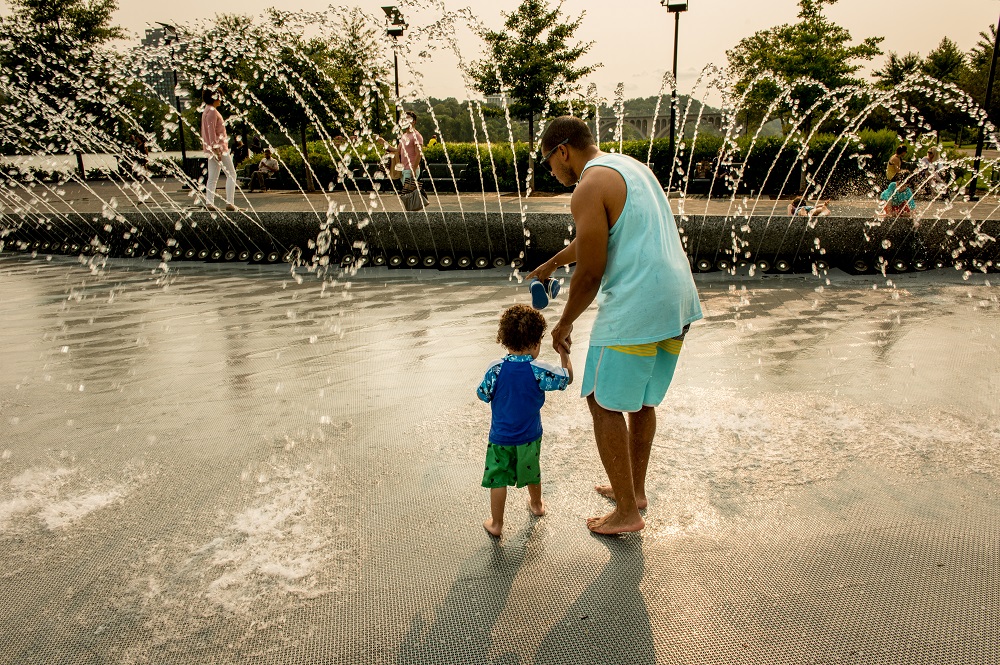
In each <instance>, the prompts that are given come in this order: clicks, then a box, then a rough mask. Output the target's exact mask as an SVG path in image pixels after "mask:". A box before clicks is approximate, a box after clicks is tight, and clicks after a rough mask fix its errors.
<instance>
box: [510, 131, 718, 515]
mask: <svg viewBox="0 0 1000 665" xmlns="http://www.w3.org/2000/svg"><path fill="white" fill-rule="evenodd" d="M541 149H542V154H543V155H544V156H543V157H542V158H541V160H540V162H539V163H540V165H545V166H547V167H548V169H549V171H551V172H552V175H553V176H555V178H556V179H557V180H558V181H559V182H560V183H561V184H563V185H565V186H566V187H573V186H575V189H574V190H573V198H572V199H571V200H570V210H571V212H572V213H573V220H574V221H575V222H576V238H574V239H573V241H572V242H571V243H570V244H569V245H568V246H567V247H566V248H564V249H563V250H562V251H560V252H559V253H558V254H556V255H555V256H554V257H552V258H551V259H549V260H548V261H546V262H545V263H543V264H542V265H541V266H539V267H538V268H536V269H535V270H533V271H532V272H531V273H530V274H529V275H528V279H529V280H530V279H531V278H535V279H538V280H539V281H540V282H543V283H544V282H545V281H546V280H547V279H549V278H550V277H551V276H552V273H553V272H554V271H555V270H556V268H558V267H559V266H563V265H569V264H570V263H576V270H575V271H574V272H573V279H572V280H571V281H570V289H569V298H567V299H566V305H565V306H564V307H563V311H562V315H561V316H560V317H559V321H558V323H556V325H555V327H553V328H552V346H553V348H555V349H556V351H558V352H560V353H564V352H565V353H569V351H570V346H571V344H572V338H571V334H572V332H573V324H574V323H575V322H576V320H577V319H578V318H579V317H580V315H582V314H583V313H584V312H585V311H586V310H587V308H588V307H589V306H590V303H592V302H593V301H594V299H595V298H598V302H599V305H598V308H597V317H596V318H595V319H594V324H593V328H592V329H591V332H590V348H589V350H588V352H587V364H586V367H585V368H584V372H583V381H582V383H581V394H582V396H583V397H586V398H587V404H588V406H589V407H590V413H591V416H592V418H593V420H594V438H595V439H596V440H597V451H598V453H599V454H600V456H601V462H602V464H603V465H604V469H605V471H606V472H607V474H608V480H609V481H610V483H611V484H610V485H599V486H597V487H595V488H594V489H596V490H597V492H598V493H599V494H601V495H603V496H605V497H607V498H609V499H612V500H613V501H615V503H616V505H615V509H614V510H613V511H612V512H610V513H608V514H607V515H603V516H599V517H591V518H590V519H589V520H587V527H588V528H589V529H590V530H591V531H593V532H595V533H601V534H609V535H610V534H616V533H624V532H628V531H639V530H641V529H642V528H644V527H645V525H646V523H645V521H644V520H643V517H642V515H641V514H640V513H639V511H640V510H642V509H644V508H646V506H647V497H646V470H647V468H648V466H649V455H650V452H651V449H652V445H653V436H654V434H655V433H656V410H655V407H656V406H658V405H659V404H660V402H662V401H663V398H664V397H665V396H666V393H667V388H668V387H669V386H670V382H671V380H672V379H673V375H674V369H675V368H676V366H677V358H678V356H679V355H680V352H681V345H682V344H683V341H684V336H685V334H686V333H687V331H688V327H689V326H690V324H691V323H692V322H694V321H697V320H698V319H700V318H702V312H701V304H700V303H699V301H698V290H697V288H696V287H695V284H694V277H693V276H692V275H691V266H690V264H689V263H688V259H687V255H686V254H685V253H684V247H683V245H682V244H681V238H680V234H679V233H678V231H677V224H676V223H675V222H674V217H673V213H672V212H671V210H670V204H669V203H668V202H667V197H666V195H665V194H664V192H663V186H662V185H661V184H660V183H659V181H657V179H656V176H655V175H653V172H652V171H650V169H649V167H647V166H646V165H645V164H643V163H641V162H639V161H637V160H635V159H633V158H631V157H628V156H626V155H621V154H607V153H604V152H601V150H600V148H598V147H597V145H596V143H595V141H594V136H593V134H591V132H590V128H589V127H587V124H586V123H585V122H584V121H582V120H580V119H579V118H574V117H571V116H562V117H559V118H556V119H554V120H552V122H550V123H549V125H548V126H547V127H546V128H545V131H544V132H543V133H542V139H541ZM626 413H627V414H628V419H627V422H626V416H625V414H626Z"/></svg>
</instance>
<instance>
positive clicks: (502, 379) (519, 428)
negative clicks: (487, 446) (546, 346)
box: [476, 354, 569, 446]
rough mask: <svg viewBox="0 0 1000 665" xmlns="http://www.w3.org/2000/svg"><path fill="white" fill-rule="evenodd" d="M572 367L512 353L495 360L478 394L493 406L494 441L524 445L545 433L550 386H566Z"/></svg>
mask: <svg viewBox="0 0 1000 665" xmlns="http://www.w3.org/2000/svg"><path fill="white" fill-rule="evenodd" d="M567 385H569V371H568V370H567V369H566V368H565V367H556V366H554V365H549V364H548V363H543V362H541V361H538V360H535V359H533V358H532V357H531V355H523V356H516V355H514V354H508V355H506V356H504V357H503V358H501V359H500V360H498V361H496V362H495V363H493V364H492V365H491V366H490V368H489V369H488V370H486V376H485V377H484V378H483V382H482V383H481V384H479V389H478V390H476V394H477V395H478V396H479V399H481V400H483V401H484V402H488V403H489V404H490V406H491V408H492V410H493V420H492V422H491V424H490V443H493V444H496V445H498V446H520V445H523V444H525V443H530V442H532V441H534V440H536V439H538V438H540V437H541V436H542V405H543V404H545V391H546V390H566V386H567Z"/></svg>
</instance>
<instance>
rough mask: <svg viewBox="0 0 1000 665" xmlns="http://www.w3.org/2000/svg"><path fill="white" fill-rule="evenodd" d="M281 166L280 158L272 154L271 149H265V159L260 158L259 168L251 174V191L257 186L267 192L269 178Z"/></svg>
mask: <svg viewBox="0 0 1000 665" xmlns="http://www.w3.org/2000/svg"><path fill="white" fill-rule="evenodd" d="M279 168H280V167H279V166H278V160H277V159H275V158H274V157H272V156H271V149H270V148H267V149H265V150H264V159H262V160H260V164H259V165H258V166H257V170H256V171H254V172H253V174H252V175H251V176H250V191H251V192H252V191H253V190H254V189H255V188H258V189H260V191H262V192H266V191H267V179H268V178H272V177H274V174H275V173H277V172H278V169H279Z"/></svg>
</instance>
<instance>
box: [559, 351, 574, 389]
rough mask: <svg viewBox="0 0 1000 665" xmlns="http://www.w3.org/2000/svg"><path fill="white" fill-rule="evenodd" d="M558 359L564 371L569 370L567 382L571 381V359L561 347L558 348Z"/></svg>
mask: <svg viewBox="0 0 1000 665" xmlns="http://www.w3.org/2000/svg"><path fill="white" fill-rule="evenodd" d="M559 361H560V362H561V363H562V366H563V367H565V368H566V371H567V372H569V381H567V383H573V361H572V360H570V357H569V354H568V353H566V351H564V350H562V349H560V350H559Z"/></svg>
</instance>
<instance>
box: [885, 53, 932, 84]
mask: <svg viewBox="0 0 1000 665" xmlns="http://www.w3.org/2000/svg"><path fill="white" fill-rule="evenodd" d="M923 64H924V61H923V60H921V58H920V54H919V53H907V54H906V55H904V56H902V57H900V56H898V55H896V52H895V51H890V52H889V57H888V58H886V61H885V64H884V65H883V66H882V69H879V70H876V71H874V72H872V77H873V78H874V79H875V85H876V86H877V87H879V88H881V89H883V90H892V89H893V88H895V87H896V86H898V85H901V84H902V83H903V81H905V80H906V77H907V76H910V75H911V74H914V73H916V72H919V71H921V69H922V68H923Z"/></svg>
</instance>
